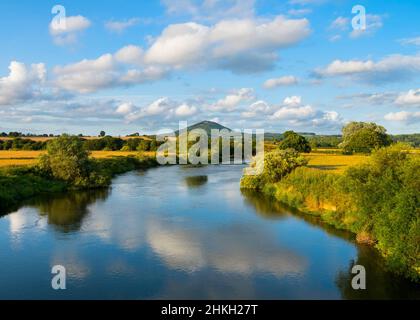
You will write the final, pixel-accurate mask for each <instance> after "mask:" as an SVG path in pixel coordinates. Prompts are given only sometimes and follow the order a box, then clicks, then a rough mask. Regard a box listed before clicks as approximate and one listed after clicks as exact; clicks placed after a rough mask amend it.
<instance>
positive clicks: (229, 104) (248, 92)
mask: <svg viewBox="0 0 420 320" xmlns="http://www.w3.org/2000/svg"><path fill="white" fill-rule="evenodd" d="M254 99H255V97H254V90H253V89H250V88H242V89H239V90H237V91H235V92H232V93H231V94H228V95H227V96H226V97H224V98H223V99H220V100H218V101H217V102H216V103H215V104H213V105H211V106H210V109H211V110H212V111H226V112H231V111H234V110H235V109H236V107H237V106H239V105H240V104H241V103H242V102H245V101H251V100H254Z"/></svg>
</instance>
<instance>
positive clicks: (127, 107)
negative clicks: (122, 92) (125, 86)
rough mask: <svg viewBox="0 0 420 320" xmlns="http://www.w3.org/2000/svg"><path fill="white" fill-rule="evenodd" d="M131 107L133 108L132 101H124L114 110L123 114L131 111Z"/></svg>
mask: <svg viewBox="0 0 420 320" xmlns="http://www.w3.org/2000/svg"><path fill="white" fill-rule="evenodd" d="M133 109H134V104H133V103H132V102H124V103H121V104H120V105H119V106H118V108H117V110H116V111H115V112H116V113H119V114H124V115H125V114H129V113H131V112H133Z"/></svg>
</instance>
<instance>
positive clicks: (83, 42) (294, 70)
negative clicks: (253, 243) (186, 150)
mask: <svg viewBox="0 0 420 320" xmlns="http://www.w3.org/2000/svg"><path fill="white" fill-rule="evenodd" d="M57 4H60V5H62V6H63V7H64V8H65V15H66V19H65V26H64V25H57V24H56V21H58V20H53V19H54V17H55V16H56V14H52V13H51V11H52V8H53V7H54V6H55V5H57ZM355 5H362V6H363V7H364V8H365V10H366V27H365V28H364V29H363V30H355V29H354V27H353V25H352V20H353V19H354V17H355V16H356V14H352V8H353V7H354V6H355ZM0 21H2V23H1V26H2V27H1V28H0V41H1V42H0V43H1V45H0V131H12V130H13V131H15V130H18V131H24V132H34V133H50V132H52V133H62V132H69V133H75V134H76V133H84V134H97V133H98V131H100V130H102V129H104V130H106V131H107V132H108V133H110V134H114V135H119V134H120V135H125V134H129V133H132V132H143V133H144V132H146V133H153V132H156V131H157V130H160V129H163V128H176V127H177V126H178V122H179V121H181V120H182V121H188V122H189V123H191V124H192V123H194V122H197V121H201V120H215V121H218V122H220V123H222V124H224V125H227V126H229V127H231V128H237V129H257V128H264V129H265V130H266V131H275V132H282V131H285V130H288V129H292V130H296V131H310V132H316V133H328V134H332V133H338V132H339V131H340V129H341V127H342V126H343V124H345V123H346V122H348V121H373V122H377V123H379V124H382V125H384V126H385V127H386V128H387V129H388V131H389V132H391V133H413V132H419V131H420V130H419V129H420V82H419V81H420V31H419V27H418V25H419V23H418V21H420V1H404V2H401V1H393V0H390V1H358V2H354V1H347V0H340V1H331V0H290V1H279V0H260V1H259V0H241V1H239V0H224V1H221V0H202V1H198V0H162V1H127V0H120V1H112V0H109V1H76V0H72V1H61V2H60V3H57V2H55V1H37V2H34V1H29V0H22V1H19V2H16V1H8V0H5V1H1V2H0ZM62 21H63V20H62ZM356 27H357V26H356Z"/></svg>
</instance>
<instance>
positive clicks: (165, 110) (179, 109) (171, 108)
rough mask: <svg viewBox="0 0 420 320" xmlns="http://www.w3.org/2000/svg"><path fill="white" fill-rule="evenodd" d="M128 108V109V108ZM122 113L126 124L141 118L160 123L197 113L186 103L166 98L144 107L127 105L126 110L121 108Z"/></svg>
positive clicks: (193, 107)
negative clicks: (155, 120)
mask: <svg viewBox="0 0 420 320" xmlns="http://www.w3.org/2000/svg"><path fill="white" fill-rule="evenodd" d="M123 105H124V104H123ZM128 106H129V107H130V108H128ZM128 109H129V110H128ZM123 111H124V113H123V112H121V114H124V116H125V119H126V120H127V121H128V122H134V121H137V120H140V119H143V118H152V119H157V120H158V121H162V120H170V119H176V118H178V119H180V118H185V117H190V116H193V115H195V114H196V113H197V112H198V109H197V107H196V106H194V105H191V104H189V103H188V102H182V103H178V102H176V101H174V100H171V99H169V98H167V97H163V98H159V99H157V100H155V101H153V102H152V103H150V104H148V105H146V106H145V107H140V108H139V107H136V106H134V105H131V104H129V105H127V108H126V107H123ZM125 111H127V112H125Z"/></svg>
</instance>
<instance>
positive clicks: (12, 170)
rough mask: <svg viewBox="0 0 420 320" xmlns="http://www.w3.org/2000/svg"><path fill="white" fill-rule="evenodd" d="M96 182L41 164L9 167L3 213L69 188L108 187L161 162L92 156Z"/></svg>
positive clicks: (1, 177)
mask: <svg viewBox="0 0 420 320" xmlns="http://www.w3.org/2000/svg"><path fill="white" fill-rule="evenodd" d="M90 161H91V167H92V170H93V174H94V175H95V176H96V177H98V178H97V179H95V183H91V184H88V185H83V186H81V185H78V186H75V185H72V184H71V183H69V182H65V181H62V180H59V179H55V178H53V177H51V176H47V175H45V173H44V172H42V170H40V169H39V168H38V167H37V166H26V167H25V166H23V167H9V168H7V167H6V168H1V170H0V215H1V213H2V212H5V211H6V210H10V209H13V208H14V207H16V206H18V205H19V204H20V203H21V202H22V201H24V200H27V199H29V198H32V197H35V196H38V195H42V194H51V193H60V192H65V191H69V190H84V189H93V188H106V187H108V186H109V185H110V184H111V180H112V178H113V177H115V176H116V175H118V174H122V173H125V172H129V171H132V170H137V169H147V168H151V167H154V166H156V165H157V163H156V160H155V157H149V156H147V157H134V156H129V157H114V158H104V159H90Z"/></svg>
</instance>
